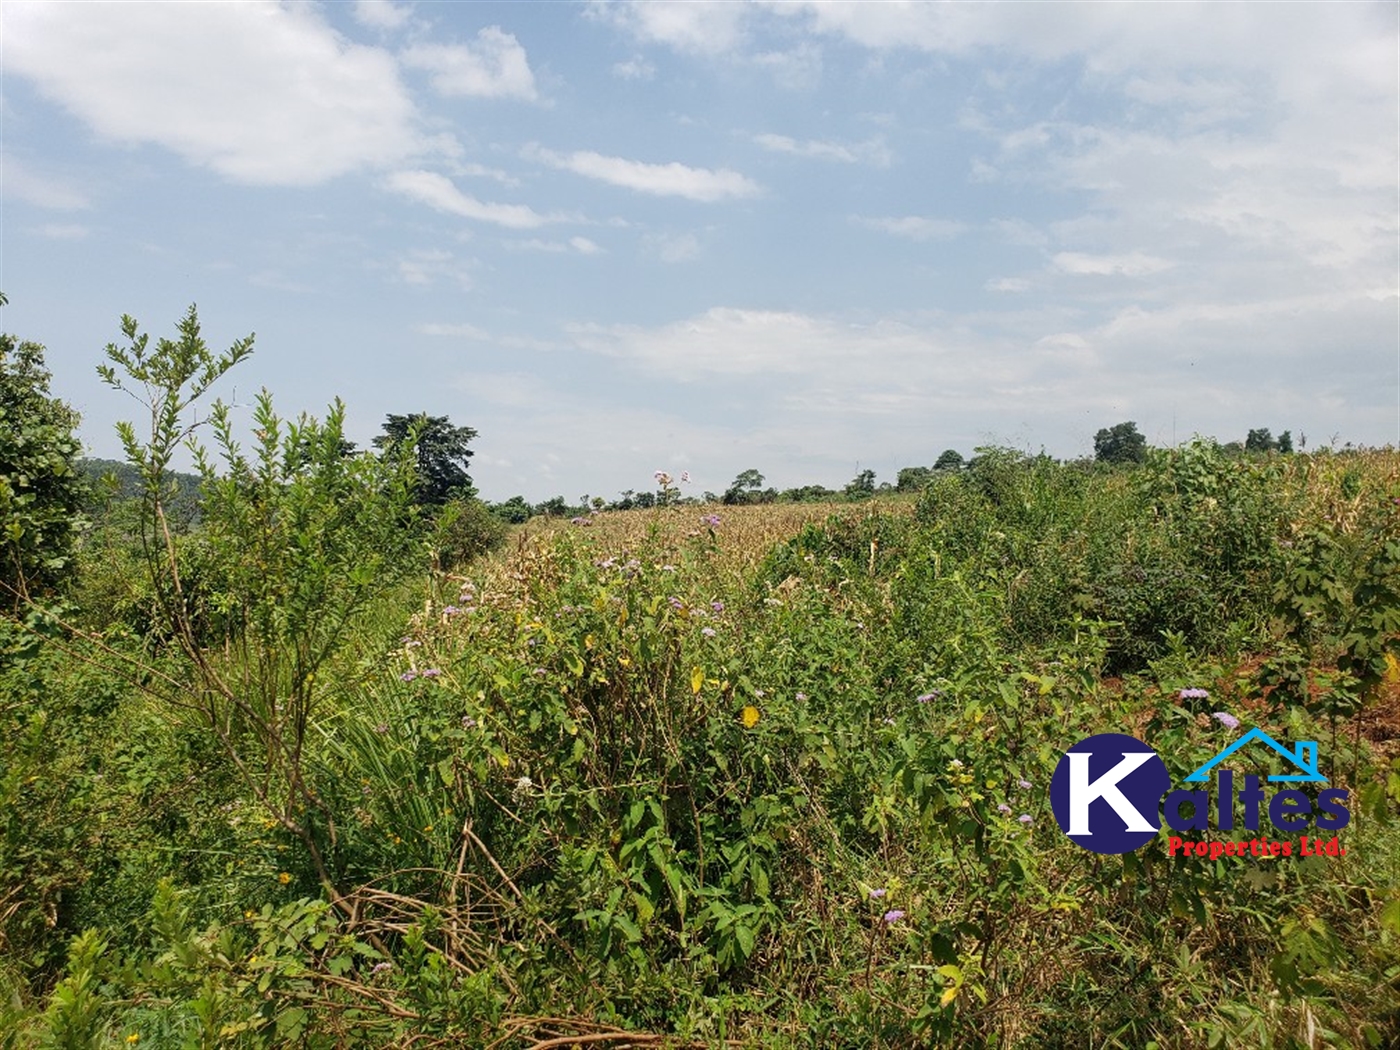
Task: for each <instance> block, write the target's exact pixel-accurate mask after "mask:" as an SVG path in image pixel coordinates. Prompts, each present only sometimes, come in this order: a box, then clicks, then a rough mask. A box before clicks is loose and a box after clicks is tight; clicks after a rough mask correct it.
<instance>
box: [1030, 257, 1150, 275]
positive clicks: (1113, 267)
mask: <svg viewBox="0 0 1400 1050" xmlns="http://www.w3.org/2000/svg"><path fill="white" fill-rule="evenodd" d="M1050 261H1051V263H1052V264H1054V267H1055V269H1057V270H1059V271H1061V272H1062V273H1070V274H1079V275H1085V276H1096V277H1110V276H1122V277H1146V276H1147V275H1148V274H1153V273H1161V272H1162V271H1163V270H1169V269H1171V268H1172V266H1173V265H1174V264H1173V263H1172V262H1170V261H1168V260H1167V259H1159V258H1157V257H1155V256H1152V255H1145V254H1143V253H1142V252H1130V253H1128V254H1127V255H1088V254H1086V253H1084V252H1058V253H1056V254H1055V256H1054V257H1053V258H1052V259H1051V260H1050Z"/></svg>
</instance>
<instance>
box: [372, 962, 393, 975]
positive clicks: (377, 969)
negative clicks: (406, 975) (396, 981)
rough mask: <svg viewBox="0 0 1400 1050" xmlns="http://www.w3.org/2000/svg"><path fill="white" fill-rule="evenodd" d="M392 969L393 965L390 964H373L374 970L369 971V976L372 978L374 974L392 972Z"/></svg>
mask: <svg viewBox="0 0 1400 1050" xmlns="http://www.w3.org/2000/svg"><path fill="white" fill-rule="evenodd" d="M393 968H394V964H393V963H391V962H380V963H375V964H374V969H372V970H370V976H371V977H372V976H374V975H375V974H379V973H385V972H387V971H389V970H392V969H393Z"/></svg>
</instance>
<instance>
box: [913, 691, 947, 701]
mask: <svg viewBox="0 0 1400 1050" xmlns="http://www.w3.org/2000/svg"><path fill="white" fill-rule="evenodd" d="M942 695H943V690H941V689H934V690H932V691H930V692H927V693H924V694H923V695H922V696H920V697H917V698H916V699H915V701H914V702H915V703H918V704H929V703H932V702H933V701H935V700H937V699H938V698H939V697H940V696H942Z"/></svg>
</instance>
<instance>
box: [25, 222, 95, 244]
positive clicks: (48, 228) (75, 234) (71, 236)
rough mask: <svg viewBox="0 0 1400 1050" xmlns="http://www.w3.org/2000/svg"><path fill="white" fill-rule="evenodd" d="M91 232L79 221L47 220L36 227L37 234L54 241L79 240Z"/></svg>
mask: <svg viewBox="0 0 1400 1050" xmlns="http://www.w3.org/2000/svg"><path fill="white" fill-rule="evenodd" d="M89 232H91V231H89V230H88V228H87V227H86V226H84V225H82V224H81V223H76V222H48V223H45V224H44V225H43V226H40V227H39V229H38V233H39V236H41V237H47V238H49V239H50V240H54V241H81V240H82V239H83V238H84V237H86V236H87V235H88V233H89Z"/></svg>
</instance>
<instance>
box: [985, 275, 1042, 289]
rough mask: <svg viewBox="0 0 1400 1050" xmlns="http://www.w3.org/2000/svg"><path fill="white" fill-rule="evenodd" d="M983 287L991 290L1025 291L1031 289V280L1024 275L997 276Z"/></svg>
mask: <svg viewBox="0 0 1400 1050" xmlns="http://www.w3.org/2000/svg"><path fill="white" fill-rule="evenodd" d="M982 287H984V288H986V289H987V291H989V292H1025V291H1029V290H1030V287H1031V282H1030V281H1028V280H1026V279H1025V278H1024V277H997V278H995V279H993V280H990V281H988V282H987V283H986V284H984V285H983V286H982Z"/></svg>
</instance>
